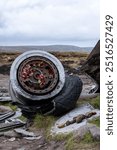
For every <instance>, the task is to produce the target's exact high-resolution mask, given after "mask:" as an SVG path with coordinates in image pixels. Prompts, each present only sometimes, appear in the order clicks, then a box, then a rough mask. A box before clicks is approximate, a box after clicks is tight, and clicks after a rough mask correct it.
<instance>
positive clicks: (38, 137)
mask: <svg viewBox="0 0 117 150" xmlns="http://www.w3.org/2000/svg"><path fill="white" fill-rule="evenodd" d="M41 138H42V136H37V137H24V139H26V140H39V139H41Z"/></svg>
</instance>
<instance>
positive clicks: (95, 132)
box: [87, 123, 100, 141]
mask: <svg viewBox="0 0 117 150" xmlns="http://www.w3.org/2000/svg"><path fill="white" fill-rule="evenodd" d="M87 127H88V129H89V131H90V133H91V135H92V137H93V138H94V139H95V140H97V141H99V140H100V128H99V127H97V126H96V125H94V124H91V123H87Z"/></svg>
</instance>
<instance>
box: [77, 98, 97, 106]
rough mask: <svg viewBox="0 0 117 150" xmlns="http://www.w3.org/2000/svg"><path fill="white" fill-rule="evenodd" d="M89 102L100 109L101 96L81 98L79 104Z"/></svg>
mask: <svg viewBox="0 0 117 150" xmlns="http://www.w3.org/2000/svg"><path fill="white" fill-rule="evenodd" d="M86 103H89V104H90V105H92V106H93V107H94V108H95V109H100V96H97V97H95V98H91V99H81V100H79V101H78V103H77V104H78V105H79V104H80V105H81V104H86Z"/></svg>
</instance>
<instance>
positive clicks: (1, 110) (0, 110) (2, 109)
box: [0, 105, 12, 113]
mask: <svg viewBox="0 0 117 150" xmlns="http://www.w3.org/2000/svg"><path fill="white" fill-rule="evenodd" d="M9 111H12V109H11V108H10V107H9V106H3V105H1V106H0V113H5V112H9Z"/></svg>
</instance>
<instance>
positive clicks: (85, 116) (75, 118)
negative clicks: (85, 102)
mask: <svg viewBox="0 0 117 150" xmlns="http://www.w3.org/2000/svg"><path fill="white" fill-rule="evenodd" d="M93 115H96V112H87V113H86V114H85V115H84V114H80V115H78V116H76V117H74V118H73V119H72V120H71V121H69V120H68V121H66V122H65V123H63V124H61V125H58V128H64V127H66V126H69V125H70V124H73V123H81V122H82V121H83V120H84V119H87V118H90V117H92V116H93Z"/></svg>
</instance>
